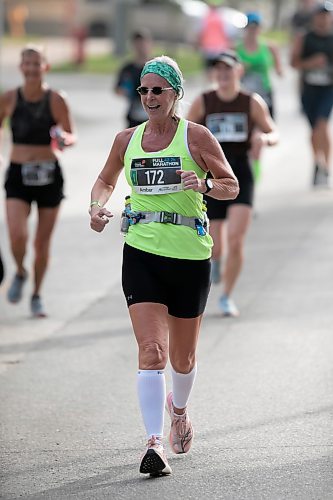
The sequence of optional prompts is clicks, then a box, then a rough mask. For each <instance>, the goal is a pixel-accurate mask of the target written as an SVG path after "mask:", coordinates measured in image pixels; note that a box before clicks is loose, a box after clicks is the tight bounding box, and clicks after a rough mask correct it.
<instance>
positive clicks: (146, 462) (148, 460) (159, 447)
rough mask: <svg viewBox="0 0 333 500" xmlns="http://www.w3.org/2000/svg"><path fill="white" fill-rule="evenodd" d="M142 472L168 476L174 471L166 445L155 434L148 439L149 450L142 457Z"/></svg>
mask: <svg viewBox="0 0 333 500" xmlns="http://www.w3.org/2000/svg"><path fill="white" fill-rule="evenodd" d="M140 472H141V473H142V474H150V475H151V476H168V475H169V474H171V472H172V470H171V467H170V465H169V464H168V460H167V457H166V454H165V451H164V446H163V444H162V442H161V441H160V440H159V439H158V438H157V437H155V436H152V437H151V438H150V439H148V443H147V451H146V452H145V453H144V455H143V457H142V459H141V464H140Z"/></svg>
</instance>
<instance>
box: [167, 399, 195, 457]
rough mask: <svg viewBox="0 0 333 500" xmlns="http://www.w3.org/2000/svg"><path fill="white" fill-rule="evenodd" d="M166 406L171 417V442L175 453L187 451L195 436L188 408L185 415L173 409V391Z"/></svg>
mask: <svg viewBox="0 0 333 500" xmlns="http://www.w3.org/2000/svg"><path fill="white" fill-rule="evenodd" d="M166 403H167V404H166V406H167V410H168V413H169V415H170V418H171V429H170V434H169V442H170V446H171V448H172V451H173V452H174V453H177V454H178V453H187V452H188V451H189V450H190V448H191V445H192V440H193V436H194V432H193V427H192V424H191V422H190V419H189V416H188V413H187V410H185V413H184V414H183V415H177V414H176V413H175V412H174V411H173V404H172V392H170V393H169V394H168V396H167V400H166Z"/></svg>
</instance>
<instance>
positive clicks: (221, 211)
mask: <svg viewBox="0 0 333 500" xmlns="http://www.w3.org/2000/svg"><path fill="white" fill-rule="evenodd" d="M226 156H227V155H226ZM227 159H228V161H229V163H230V165H231V168H232V169H233V171H234V174H235V176H236V177H237V179H238V182H239V195H238V196H237V198H235V199H234V200H216V199H215V198H211V197H210V196H204V199H205V200H206V201H207V215H208V219H210V220H214V219H226V218H227V212H228V208H229V207H230V206H231V205H249V206H250V207H252V205H253V194H254V179H253V173H252V169H251V165H250V162H249V159H248V157H247V156H238V157H237V156H235V157H231V156H227Z"/></svg>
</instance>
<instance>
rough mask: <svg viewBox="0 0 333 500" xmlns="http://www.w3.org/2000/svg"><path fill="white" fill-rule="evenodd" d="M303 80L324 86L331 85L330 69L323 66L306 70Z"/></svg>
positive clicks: (332, 79) (332, 81)
mask: <svg viewBox="0 0 333 500" xmlns="http://www.w3.org/2000/svg"><path fill="white" fill-rule="evenodd" d="M304 80H305V82H306V83H307V84H309V85H318V86H319V87H320V86H326V85H332V83H333V78H332V69H330V68H323V69H316V70H311V71H307V72H306V73H305V76H304Z"/></svg>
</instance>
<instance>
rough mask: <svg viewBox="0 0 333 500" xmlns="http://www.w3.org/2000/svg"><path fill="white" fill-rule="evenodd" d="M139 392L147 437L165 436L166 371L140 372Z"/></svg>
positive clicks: (138, 380) (138, 376)
mask: <svg viewBox="0 0 333 500" xmlns="http://www.w3.org/2000/svg"><path fill="white" fill-rule="evenodd" d="M137 390H138V396H139V403H140V409H141V414H142V418H143V422H144V424H145V428H146V431H147V436H148V438H150V437H151V436H161V437H162V436H163V425H164V405H165V391H166V389H165V375H164V370H138V375H137Z"/></svg>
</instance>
